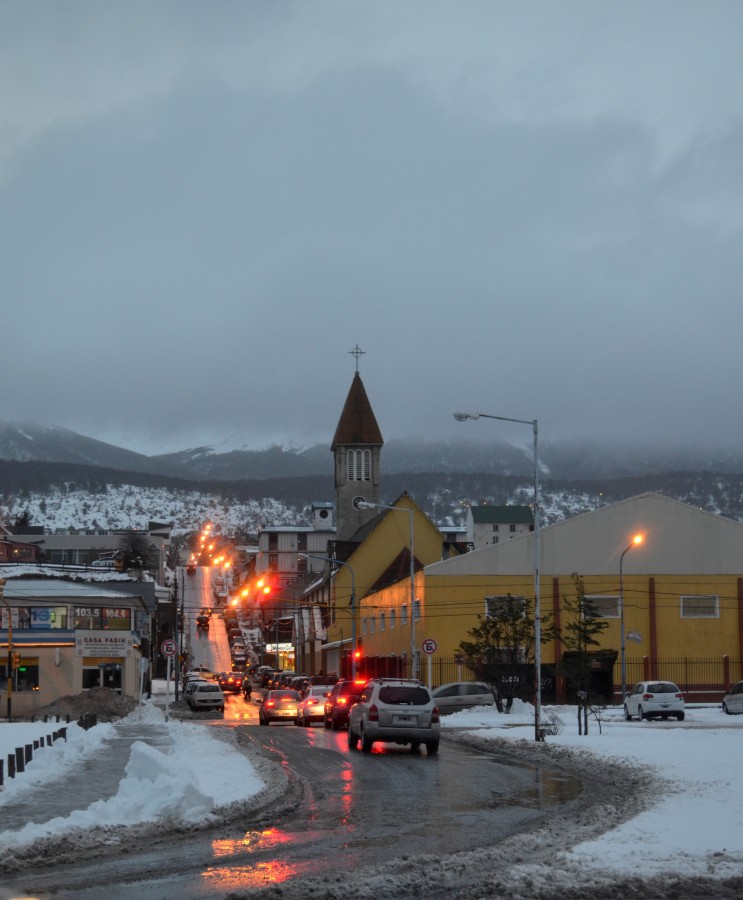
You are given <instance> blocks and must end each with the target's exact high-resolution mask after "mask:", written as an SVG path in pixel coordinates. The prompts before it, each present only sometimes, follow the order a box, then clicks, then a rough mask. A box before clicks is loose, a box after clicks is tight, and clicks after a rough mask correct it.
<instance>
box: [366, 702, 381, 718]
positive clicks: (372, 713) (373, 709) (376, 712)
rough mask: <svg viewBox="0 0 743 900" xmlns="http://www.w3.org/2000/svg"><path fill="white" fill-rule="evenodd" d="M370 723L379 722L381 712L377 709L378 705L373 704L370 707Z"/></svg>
mask: <svg viewBox="0 0 743 900" xmlns="http://www.w3.org/2000/svg"><path fill="white" fill-rule="evenodd" d="M367 718H368V719H369V721H370V722H378V721H379V710H378V709H377V704H376V703H372V705H371V706H370V707H369V715H368V716H367Z"/></svg>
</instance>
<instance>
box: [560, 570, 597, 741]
mask: <svg viewBox="0 0 743 900" xmlns="http://www.w3.org/2000/svg"><path fill="white" fill-rule="evenodd" d="M573 584H574V585H575V599H570V600H569V599H568V598H567V597H565V596H563V604H564V608H565V610H566V612H567V614H568V616H569V617H570V618H569V621H568V623H567V625H565V626H564V627H563V629H562V634H561V637H562V643H563V647H564V648H565V651H566V652H565V654H564V655H563V659H562V661H561V662H560V663H559V666H558V670H559V671H560V672H561V673H562V674H563V675H565V677H566V678H567V679H568V681H569V682H570V683H571V684H572V686H573V687H574V688H575V693H576V697H577V700H578V734H588V713H589V711H590V709H591V706H592V702H593V698H592V696H591V671H592V664H593V659H594V652H593V649H592V648H594V647H599V646H600V641H598V640H597V638H598V636H599V635H601V634H602V632H603V631H605V630H606V628H608V626H609V623H608V622H607V620H606V619H603V618H601V617H600V616H599V614H598V611H597V609H596V605H595V604H594V603H593V602H592V600H591V598H590V597H587V596H586V591H585V587H584V585H583V579H582V578H581V576H580V575H578V573H577V572H573Z"/></svg>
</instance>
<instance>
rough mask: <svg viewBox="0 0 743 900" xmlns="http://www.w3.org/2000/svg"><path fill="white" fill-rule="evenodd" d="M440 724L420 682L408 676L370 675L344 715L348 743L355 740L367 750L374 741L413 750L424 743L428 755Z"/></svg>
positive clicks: (354, 744) (351, 745)
mask: <svg viewBox="0 0 743 900" xmlns="http://www.w3.org/2000/svg"><path fill="white" fill-rule="evenodd" d="M440 730H441V725H440V722H439V708H438V706H437V705H436V703H435V701H434V699H433V697H432V696H431V692H430V691H429V689H428V688H427V687H426V685H424V684H422V683H421V682H420V681H417V680H413V679H408V678H373V679H372V680H371V681H370V682H369V683H368V684H367V685H366V687H364V690H363V691H362V693H361V696H360V697H359V699H358V701H357V702H356V703H355V704H354V705H353V706H352V707H351V710H350V712H349V716H348V746H349V748H350V749H351V750H355V749H356V748H357V747H358V745H359V741H360V742H361V749H362V751H363V752H364V753H370V752H371V749H372V745H373V744H374V743H375V741H384V742H386V743H394V744H410V747H411V749H412V751H413V753H417V752H418V751H419V750H420V746H421V744H425V745H426V750H427V751H428V754H429V756H433V755H434V754H435V753H438V750H439V736H440Z"/></svg>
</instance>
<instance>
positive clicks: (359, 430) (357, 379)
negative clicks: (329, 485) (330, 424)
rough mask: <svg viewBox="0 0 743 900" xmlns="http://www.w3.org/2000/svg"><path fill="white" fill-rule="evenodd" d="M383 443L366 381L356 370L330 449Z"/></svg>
mask: <svg viewBox="0 0 743 900" xmlns="http://www.w3.org/2000/svg"><path fill="white" fill-rule="evenodd" d="M383 443H384V440H383V439H382V432H381V431H380V430H379V425H377V420H376V418H375V417H374V412H373V411H372V408H371V403H369V398H368V397H367V395H366V389H365V388H364V383H363V381H362V380H361V376H360V375H359V373H358V372H356V374H355V375H354V377H353V381H352V382H351V389H350V390H349V392H348V396H347V397H346V402H345V404H344V405H343V412H342V413H341V417H340V419H339V420H338V426H337V428H336V429H335V435H334V437H333V443H332V444H331V446H330V449H331V450H335V448H336V447H337V446H339V445H347V444H370V445H372V446H378V447H381V446H382V444H383Z"/></svg>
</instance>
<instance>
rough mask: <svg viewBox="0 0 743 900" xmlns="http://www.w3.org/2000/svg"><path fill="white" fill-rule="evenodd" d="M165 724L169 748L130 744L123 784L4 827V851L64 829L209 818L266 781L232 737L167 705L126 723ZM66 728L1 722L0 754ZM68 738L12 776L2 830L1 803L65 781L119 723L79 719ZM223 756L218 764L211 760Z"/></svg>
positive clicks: (147, 708)
mask: <svg viewBox="0 0 743 900" xmlns="http://www.w3.org/2000/svg"><path fill="white" fill-rule="evenodd" d="M127 723H132V724H141V723H144V724H147V723H150V724H152V725H153V726H159V727H160V728H164V729H165V730H166V731H167V732H169V736H170V738H171V740H170V741H169V748H168V750H167V752H163V751H162V750H160V749H158V748H157V747H152V746H150V745H148V744H146V743H145V742H143V741H136V742H135V743H134V744H132V748H131V753H130V757H129V760H128V762H127V763H126V766H125V770H124V771H125V774H124V777H123V778H122V779H121V781H120V783H119V786H118V791H117V792H116V793H115V795H114V796H113V797H111V798H110V799H108V800H98V801H96V802H94V803H92V804H91V805H90V806H88V807H87V808H85V809H79V810H70V815H69V816H66V817H61V816H58V817H56V818H53V819H51V820H50V821H48V822H45V823H43V824H28V825H26V826H24V827H23V828H21V829H20V830H16V831H0V847H2V848H3V850H4V851H7V850H8V849H10V848H16V847H20V846H23V845H27V844H32V843H33V842H34V841H36V840H39V839H40V838H48V837H53V836H56V835H62V834H65V833H66V832H68V831H69V830H70V829H74V828H78V829H84V830H86V831H89V832H94V831H95V829H96V828H99V827H104V826H105V827H111V826H134V825H141V824H142V823H147V822H156V821H158V820H169V821H174V820H175V821H181V822H184V823H188V822H194V821H196V822H202V823H203V822H206V821H208V820H209V819H210V818H211V819H213V820H214V821H217V820H218V817H219V810H220V809H222V808H225V807H228V806H230V805H232V804H235V803H239V802H244V801H245V800H248V799H249V798H251V797H253V796H255V795H257V794H259V793H260V792H261V791H262V790H263V789H264V787H265V784H264V781H263V778H262V777H261V776H260V774H259V773H258V772H257V771H256V769H255V767H254V766H253V764H252V763H251V762H250V760H249V759H248V757H247V756H246V755H245V754H244V753H242V752H241V751H239V750H238V749H237V748H236V747H234V746H232V745H231V744H230V743H228V742H226V741H224V740H220V739H219V738H218V737H215V733H214V731H213V730H211V729H208V728H205V727H203V726H199V725H196V724H191V723H188V722H181V721H174V720H172V719H170V720H169V721H167V722H166V721H165V717H164V713H163V711H162V710H161V709H160V708H159V707H158V706H156V705H155V704H154V703H145V704H143V705H142V706H141V707H140V708H138V709H137V710H135V711H134V712H133V713H131V714H130V715H129V716H127V717H126V718H125V719H122V720H121V724H127ZM60 727H63V726H62V724H60V725H57V724H56V723H55V724H52V723H46V724H44V723H3V724H0V754H1V756H0V758H2V759H5V758H7V755H8V753H13V752H14V750H15V748H16V747H19V746H22V745H23V744H25V743H29V742H32V741H33V738H39V737H41V736H45V735H46V734H50V733H52V732H53V731H54V730H56V729H58V728H60ZM66 727H67V741H65V740H63V739H58V740H57V741H55V742H54V744H53V746H52V747H45V748H44V749H43V750H41V749H40V750H38V751H36V752H35V754H34V757H33V759H32V761H31V762H30V763H29V764H28V765H27V767H26V770H25V772H23V773H18V774H17V775H16V777H15V778H12V779H6V781H5V785H4V787H3V788H2V789H0V829H2V810H3V807H5V806H7V805H8V804H11V803H13V801H14V799H16V798H17V797H18V796H19V795H20V794H22V793H23V792H24V791H28V790H31V789H33V788H36V787H39V786H43V785H46V784H50V785H53V784H54V783H55V782H56V781H58V780H63V779H64V778H65V776H66V773H67V772H69V771H70V770H71V768H72V767H74V766H75V765H76V764H77V763H79V762H80V760H81V759H82V758H86V759H89V758H91V757H92V756H94V754H95V753H96V751H97V750H98V749H99V748H100V747H101V746H102V745H103V744H104V743H105V741H106V740H107V739H110V738H111V737H112V736H113V735H114V733H115V729H116V726H115V725H114V724H110V723H103V724H100V725H96V726H95V727H94V728H91V729H89V730H87V731H85V730H84V729H82V728H80V727H79V726H78V725H77V724H76V723H74V722H73V723H71V724H70V725H67V726H66ZM215 758H219V765H218V766H215V765H213V761H214V759H215Z"/></svg>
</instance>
